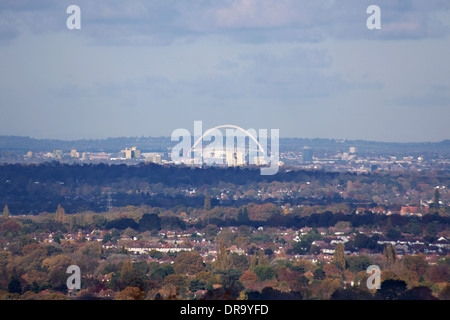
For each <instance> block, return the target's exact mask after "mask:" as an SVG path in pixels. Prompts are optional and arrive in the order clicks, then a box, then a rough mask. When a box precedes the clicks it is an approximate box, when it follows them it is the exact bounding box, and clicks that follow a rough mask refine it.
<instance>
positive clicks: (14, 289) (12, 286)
mask: <svg viewBox="0 0 450 320" xmlns="http://www.w3.org/2000/svg"><path fill="white" fill-rule="evenodd" d="M8 292H9V293H18V294H21V293H22V285H21V284H20V280H19V279H18V278H16V277H13V278H12V279H11V281H10V282H9V284H8Z"/></svg>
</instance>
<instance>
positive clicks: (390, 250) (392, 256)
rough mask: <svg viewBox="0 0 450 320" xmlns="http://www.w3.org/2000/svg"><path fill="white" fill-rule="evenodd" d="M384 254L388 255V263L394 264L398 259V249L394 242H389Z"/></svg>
mask: <svg viewBox="0 0 450 320" xmlns="http://www.w3.org/2000/svg"><path fill="white" fill-rule="evenodd" d="M383 255H384V256H385V257H386V260H387V263H388V264H393V263H394V262H395V260H396V259H397V250H396V249H395V247H394V246H393V245H392V244H390V243H387V244H386V246H385V247H384V249H383Z"/></svg>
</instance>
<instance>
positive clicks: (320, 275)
mask: <svg viewBox="0 0 450 320" xmlns="http://www.w3.org/2000/svg"><path fill="white" fill-rule="evenodd" d="M313 275H314V279H315V280H323V279H325V277H326V274H325V271H323V269H322V268H317V269H316V270H314V272H313Z"/></svg>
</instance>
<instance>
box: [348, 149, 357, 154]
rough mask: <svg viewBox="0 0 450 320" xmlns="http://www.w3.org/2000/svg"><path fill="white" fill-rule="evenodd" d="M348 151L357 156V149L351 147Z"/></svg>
mask: <svg viewBox="0 0 450 320" xmlns="http://www.w3.org/2000/svg"><path fill="white" fill-rule="evenodd" d="M348 151H349V153H353V154H355V153H356V147H350V149H349V150H348Z"/></svg>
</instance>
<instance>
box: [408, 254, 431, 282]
mask: <svg viewBox="0 0 450 320" xmlns="http://www.w3.org/2000/svg"><path fill="white" fill-rule="evenodd" d="M402 262H403V266H404V268H405V269H406V270H409V271H412V272H414V273H415V274H416V275H417V278H419V277H421V276H423V275H424V274H425V272H426V271H427V268H428V262H427V261H426V260H425V256H423V255H417V256H405V257H403V259H402Z"/></svg>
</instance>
